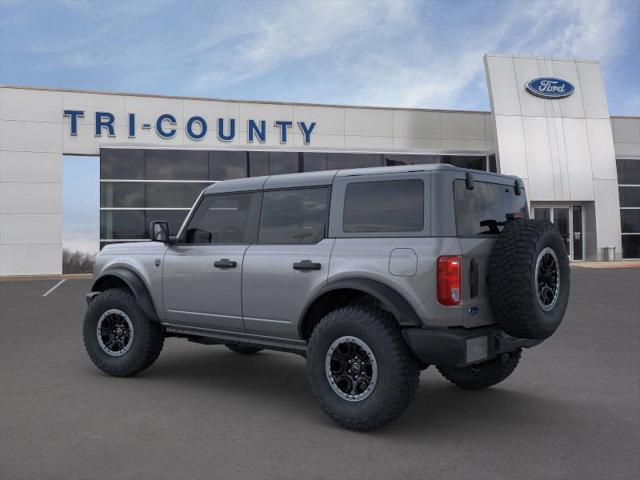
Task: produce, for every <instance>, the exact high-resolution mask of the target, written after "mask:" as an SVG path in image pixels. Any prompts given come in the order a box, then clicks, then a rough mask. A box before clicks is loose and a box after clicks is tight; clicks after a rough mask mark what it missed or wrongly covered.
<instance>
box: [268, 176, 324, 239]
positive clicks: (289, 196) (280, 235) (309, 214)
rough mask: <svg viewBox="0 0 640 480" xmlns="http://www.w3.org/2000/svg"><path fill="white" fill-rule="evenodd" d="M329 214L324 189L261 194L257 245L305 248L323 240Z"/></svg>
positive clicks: (302, 189) (277, 191)
mask: <svg viewBox="0 0 640 480" xmlns="http://www.w3.org/2000/svg"><path fill="white" fill-rule="evenodd" d="M328 211H329V189H328V188H301V189H290V190H275V191H270V192H269V191H267V192H264V195H263V197H262V214H261V217H260V232H259V234H258V242H259V243H267V244H269V243H279V244H299V243H304V244H309V243H316V242H319V241H320V240H322V239H323V238H324V235H325V230H326V226H327V219H328Z"/></svg>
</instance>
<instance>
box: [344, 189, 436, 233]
mask: <svg viewBox="0 0 640 480" xmlns="http://www.w3.org/2000/svg"><path fill="white" fill-rule="evenodd" d="M423 229H424V182H423V181H422V180H418V179H415V180H390V181H377V182H358V183H351V184H349V185H347V190H346V192H345V197H344V218H343V230H344V231H345V232H348V233H359V232H420V231H422V230H423Z"/></svg>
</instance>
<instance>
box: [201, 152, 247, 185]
mask: <svg viewBox="0 0 640 480" xmlns="http://www.w3.org/2000/svg"><path fill="white" fill-rule="evenodd" d="M246 176H247V152H236V151H224V150H216V151H213V152H209V178H210V179H211V180H230V179H232V178H244V177H246Z"/></svg>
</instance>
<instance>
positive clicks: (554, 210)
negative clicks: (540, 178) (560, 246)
mask: <svg viewBox="0 0 640 480" xmlns="http://www.w3.org/2000/svg"><path fill="white" fill-rule="evenodd" d="M533 218H540V219H543V220H547V221H549V222H551V223H553V224H554V225H555V226H556V227H557V229H558V231H559V232H560V236H561V237H562V240H563V241H564V246H565V248H566V250H567V255H568V256H569V258H570V259H571V260H584V242H585V239H584V235H583V233H584V228H583V212H582V205H534V206H533Z"/></svg>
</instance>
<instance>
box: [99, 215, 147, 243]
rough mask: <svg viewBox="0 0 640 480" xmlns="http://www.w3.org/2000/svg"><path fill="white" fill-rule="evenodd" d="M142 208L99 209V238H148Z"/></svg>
mask: <svg viewBox="0 0 640 480" xmlns="http://www.w3.org/2000/svg"><path fill="white" fill-rule="evenodd" d="M148 237H149V235H148V234H147V225H146V222H145V216H144V210H101V211H100V239H103V240H111V239H142V238H148Z"/></svg>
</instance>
